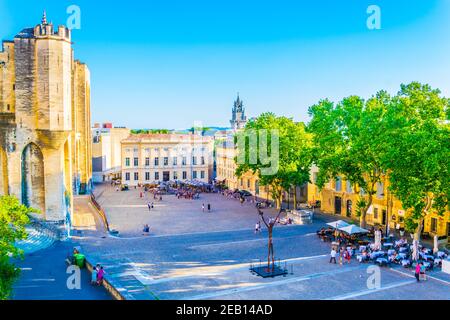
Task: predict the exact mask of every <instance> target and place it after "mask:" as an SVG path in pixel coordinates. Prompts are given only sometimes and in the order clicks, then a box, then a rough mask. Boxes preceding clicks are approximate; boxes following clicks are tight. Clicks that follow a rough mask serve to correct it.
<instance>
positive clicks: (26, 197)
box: [21, 143, 45, 213]
mask: <svg viewBox="0 0 450 320" xmlns="http://www.w3.org/2000/svg"><path fill="white" fill-rule="evenodd" d="M21 173H22V203H23V204H24V205H26V206H29V207H33V208H35V209H39V210H40V211H41V212H42V213H44V212H45V176H44V156H43V154H42V151H41V149H40V148H39V147H38V146H37V145H36V144H35V143H30V144H29V145H27V146H26V147H25V149H23V152H22V166H21Z"/></svg>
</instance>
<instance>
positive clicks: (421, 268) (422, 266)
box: [420, 262, 427, 281]
mask: <svg viewBox="0 0 450 320" xmlns="http://www.w3.org/2000/svg"><path fill="white" fill-rule="evenodd" d="M426 270H427V268H426V267H425V266H424V264H423V263H422V262H421V263H420V278H421V279H422V280H423V281H427V276H426V274H425V271H426Z"/></svg>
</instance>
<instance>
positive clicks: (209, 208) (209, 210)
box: [208, 203, 211, 212]
mask: <svg viewBox="0 0 450 320" xmlns="http://www.w3.org/2000/svg"><path fill="white" fill-rule="evenodd" d="M208 212H211V204H210V203H208Z"/></svg>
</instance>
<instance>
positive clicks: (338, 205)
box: [334, 197, 342, 215]
mask: <svg viewBox="0 0 450 320" xmlns="http://www.w3.org/2000/svg"><path fill="white" fill-rule="evenodd" d="M334 213H335V214H339V215H340V214H341V213H342V198H341V197H334Z"/></svg>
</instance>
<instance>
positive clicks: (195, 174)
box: [125, 170, 205, 181]
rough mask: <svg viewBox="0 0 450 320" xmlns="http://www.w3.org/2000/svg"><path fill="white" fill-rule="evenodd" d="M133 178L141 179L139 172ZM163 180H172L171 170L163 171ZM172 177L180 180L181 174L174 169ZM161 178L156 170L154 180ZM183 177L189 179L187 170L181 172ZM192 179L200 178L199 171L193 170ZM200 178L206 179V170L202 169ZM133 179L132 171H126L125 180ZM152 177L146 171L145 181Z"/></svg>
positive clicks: (135, 179)
mask: <svg viewBox="0 0 450 320" xmlns="http://www.w3.org/2000/svg"><path fill="white" fill-rule="evenodd" d="M133 178H134V179H133V180H134V181H139V172H134V173H133ZM162 178H163V180H170V172H163V176H162ZM172 178H173V180H178V179H179V175H178V172H177V171H174V172H173V173H172ZM160 179H161V175H160V172H155V174H154V179H153V181H159V180H160ZM181 179H182V180H186V179H187V171H183V172H182V173H181ZM192 179H198V171H195V170H194V171H192ZM200 179H205V171H203V170H202V171H200ZM130 180H131V173H130V172H126V173H125V181H130ZM151 180H152V179H151V178H150V172H145V181H151Z"/></svg>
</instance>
